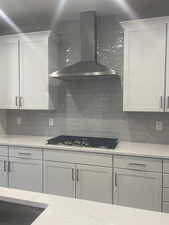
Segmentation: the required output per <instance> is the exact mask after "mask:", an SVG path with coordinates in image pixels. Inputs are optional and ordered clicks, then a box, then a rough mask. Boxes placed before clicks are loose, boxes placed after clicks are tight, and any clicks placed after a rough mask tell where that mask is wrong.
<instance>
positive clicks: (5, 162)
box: [4, 160, 7, 172]
mask: <svg viewBox="0 0 169 225" xmlns="http://www.w3.org/2000/svg"><path fill="white" fill-rule="evenodd" d="M6 165H7V161H6V160H4V172H7V168H6Z"/></svg>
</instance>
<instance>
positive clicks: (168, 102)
mask: <svg viewBox="0 0 169 225" xmlns="http://www.w3.org/2000/svg"><path fill="white" fill-rule="evenodd" d="M166 105H167V109H169V96H167V103H166Z"/></svg>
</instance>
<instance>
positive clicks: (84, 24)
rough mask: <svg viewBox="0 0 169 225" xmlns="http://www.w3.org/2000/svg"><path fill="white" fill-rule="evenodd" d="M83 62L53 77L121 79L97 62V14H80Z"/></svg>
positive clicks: (68, 67)
mask: <svg viewBox="0 0 169 225" xmlns="http://www.w3.org/2000/svg"><path fill="white" fill-rule="evenodd" d="M80 29H81V32H80V33H81V61H80V62H78V63H75V64H73V65H70V66H67V67H65V68H63V69H62V70H60V71H55V72H54V73H52V74H51V77H53V78H57V79H61V80H64V79H75V78H79V79H82V78H90V77H109V78H113V77H114V78H119V76H117V74H116V71H115V70H114V69H109V68H107V67H106V66H104V65H102V64H100V63H98V62H97V54H96V15H95V12H93V11H89V12H82V13H80Z"/></svg>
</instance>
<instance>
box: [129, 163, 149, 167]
mask: <svg viewBox="0 0 169 225" xmlns="http://www.w3.org/2000/svg"><path fill="white" fill-rule="evenodd" d="M129 166H140V167H146V164H143V163H129Z"/></svg>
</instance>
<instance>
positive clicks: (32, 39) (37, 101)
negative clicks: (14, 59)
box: [20, 32, 49, 109]
mask: <svg viewBox="0 0 169 225" xmlns="http://www.w3.org/2000/svg"><path fill="white" fill-rule="evenodd" d="M20 61H21V97H22V100H23V101H22V105H23V106H22V108H24V109H48V108H49V98H48V96H49V95H48V37H47V35H44V34H43V32H42V34H41V33H39V34H34V35H33V34H32V35H30V34H29V35H28V36H27V38H26V39H21V41H20Z"/></svg>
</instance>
